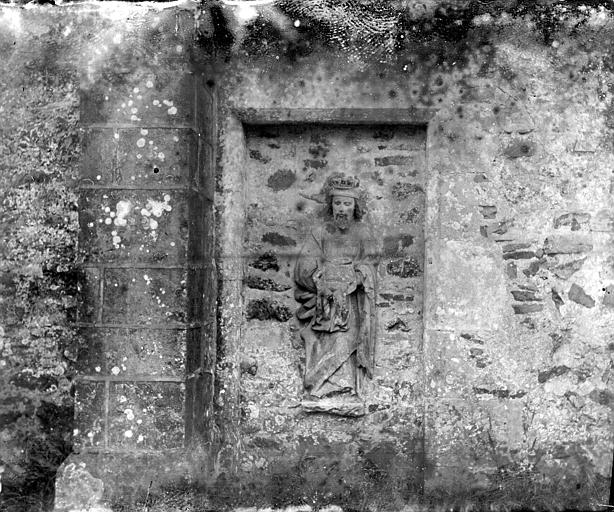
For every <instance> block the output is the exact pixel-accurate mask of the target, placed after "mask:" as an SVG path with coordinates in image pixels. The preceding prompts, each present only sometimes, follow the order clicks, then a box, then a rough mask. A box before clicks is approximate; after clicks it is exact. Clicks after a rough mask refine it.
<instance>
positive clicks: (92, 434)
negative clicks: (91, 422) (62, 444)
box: [87, 430, 94, 439]
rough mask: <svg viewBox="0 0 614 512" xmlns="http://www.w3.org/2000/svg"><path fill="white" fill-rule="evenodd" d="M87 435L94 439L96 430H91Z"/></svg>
mask: <svg viewBox="0 0 614 512" xmlns="http://www.w3.org/2000/svg"><path fill="white" fill-rule="evenodd" d="M87 437H89V438H90V439H93V437H94V432H92V431H91V430H90V431H89V432H88V433H87Z"/></svg>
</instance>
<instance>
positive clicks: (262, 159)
mask: <svg viewBox="0 0 614 512" xmlns="http://www.w3.org/2000/svg"><path fill="white" fill-rule="evenodd" d="M249 157H250V158H252V159H253V160H258V161H259V162H262V163H263V164H268V163H269V162H270V161H271V158H270V157H268V156H264V155H263V154H262V153H261V152H260V151H258V150H257V149H250V150H249Z"/></svg>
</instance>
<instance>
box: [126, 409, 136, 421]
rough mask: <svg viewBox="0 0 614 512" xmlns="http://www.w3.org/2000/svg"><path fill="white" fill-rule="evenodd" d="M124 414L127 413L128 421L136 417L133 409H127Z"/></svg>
mask: <svg viewBox="0 0 614 512" xmlns="http://www.w3.org/2000/svg"><path fill="white" fill-rule="evenodd" d="M124 414H125V415H126V419H127V420H128V421H132V420H133V419H134V412H133V411H132V409H125V410H124Z"/></svg>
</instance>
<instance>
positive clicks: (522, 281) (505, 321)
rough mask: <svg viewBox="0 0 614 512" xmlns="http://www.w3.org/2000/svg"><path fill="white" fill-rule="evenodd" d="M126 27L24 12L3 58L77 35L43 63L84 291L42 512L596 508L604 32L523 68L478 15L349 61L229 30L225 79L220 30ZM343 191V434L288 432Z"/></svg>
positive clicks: (314, 429) (177, 14)
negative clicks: (60, 449)
mask: <svg viewBox="0 0 614 512" xmlns="http://www.w3.org/2000/svg"><path fill="white" fill-rule="evenodd" d="M122 9H123V10H122V12H123V13H125V15H126V16H125V17H123V18H122V19H121V20H119V19H118V18H117V16H116V15H113V14H111V12H112V8H111V7H106V6H105V5H102V4H101V5H96V6H95V7H91V8H90V9H89V10H86V9H85V8H84V7H79V6H73V7H67V8H66V11H64V12H65V13H67V14H65V15H63V16H59V14H57V13H58V11H57V10H51V8H49V10H48V11H41V10H31V11H19V16H20V17H22V19H23V20H26V21H27V24H26V23H25V22H24V25H23V27H24V28H22V29H21V30H22V32H21V33H20V34H19V40H20V41H21V43H20V44H27V43H26V42H27V41H29V40H34V39H36V38H37V37H42V36H41V35H40V34H51V35H48V36H46V37H48V38H49V39H50V40H54V39H60V38H61V37H62V36H61V35H60V34H63V33H65V32H70V33H73V34H75V35H73V36H71V37H73V40H71V43H70V44H69V45H66V47H65V48H64V49H63V52H64V54H63V55H65V60H64V61H63V62H60V63H59V64H58V65H59V66H69V65H70V66H76V67H77V68H78V71H79V75H80V83H79V87H80V89H81V103H80V113H81V117H80V122H81V125H82V128H83V130H84V141H83V155H82V162H81V168H82V172H81V177H80V184H79V191H80V202H79V219H80V220H79V221H80V241H79V243H80V248H81V249H82V250H83V253H84V263H83V269H84V272H85V275H86V279H85V282H84V284H83V290H82V294H83V297H84V306H83V308H82V311H81V313H80V316H79V318H78V320H77V326H78V328H79V329H80V336H79V338H78V340H77V342H76V343H77V345H78V346H76V347H74V349H73V350H72V353H75V354H77V355H76V357H75V358H74V359H75V361H74V363H73V364H74V368H75V371H76V372H77V376H76V378H75V382H74V388H75V396H74V404H75V420H74V433H75V441H74V450H73V454H71V455H70V456H69V458H68V459H67V460H66V461H65V462H64V464H63V466H62V467H61V468H60V470H59V471H58V477H57V481H56V502H55V507H56V510H57V511H62V512H64V511H71V510H78V509H79V510H80V509H86V510H87V509H88V507H89V509H91V510H95V509H96V507H108V508H111V509H112V508H113V507H116V508H118V507H120V506H135V504H139V506H151V507H153V506H156V504H159V506H160V507H161V506H162V504H163V503H164V500H165V499H168V500H171V498H172V499H175V500H183V501H182V503H183V505H184V506H185V507H188V506H193V507H194V508H195V509H198V507H200V509H204V508H205V507H209V508H210V509H214V510H217V509H224V508H226V509H228V508H232V507H239V506H243V507H247V506H250V507H267V506H271V507H277V508H281V507H286V506H288V507H289V506H294V507H299V508H297V510H299V509H301V510H312V509H313V510H317V509H318V508H322V507H325V506H333V505H335V506H338V507H341V508H342V509H344V510H401V509H402V508H403V507H405V506H408V507H416V508H419V507H423V508H424V509H428V508H437V507H454V506H457V507H458V506H464V505H471V504H472V505H473V506H474V507H477V508H485V507H487V506H494V507H499V508H504V507H524V506H534V507H537V508H545V507H555V508H558V509H563V508H581V509H587V508H597V507H599V506H600V505H602V504H604V503H606V502H607V499H608V497H607V495H608V491H609V485H610V484H609V482H610V478H611V471H612V449H613V438H612V431H613V429H612V406H613V403H614V396H613V395H614V394H613V392H612V375H613V372H614V369H613V367H614V363H613V361H614V359H613V358H614V355H613V354H614V339H613V337H612V325H613V321H614V309H613V305H614V299H613V298H612V290H613V289H614V257H613V256H612V236H613V231H614V210H613V209H612V206H611V203H612V190H613V189H612V183H613V181H612V179H613V178H612V168H613V165H614V157H613V153H612V150H613V147H614V146H613V145H612V142H611V141H612V135H613V134H612V127H613V126H614V124H613V123H612V112H613V110H612V106H611V101H612V91H611V83H612V81H613V79H614V76H613V75H612V69H613V67H612V55H611V54H610V53H609V52H610V50H609V49H606V48H603V46H602V45H601V43H600V41H603V40H606V39H607V38H608V37H610V36H611V35H612V30H613V26H612V20H611V18H608V17H607V16H604V15H602V14H600V12H602V11H599V10H598V9H593V10H592V11H591V9H592V8H590V7H586V10H585V11H586V13H587V14H586V16H587V17H586V19H587V21H586V23H585V24H584V25H582V26H581V28H577V30H578V31H579V32H576V33H573V34H572V33H568V32H564V34H565V35H564V36H563V37H561V38H559V39H557V40H555V41H551V42H550V43H549V44H544V42H543V40H542V39H541V38H540V35H539V34H538V33H537V31H536V27H535V25H534V24H531V23H528V22H527V19H526V18H522V17H519V18H513V17H507V18H506V17H494V18H493V17H492V16H491V17H490V18H488V17H484V16H477V17H475V19H472V20H471V26H472V27H473V28H472V29H471V30H470V31H469V32H468V33H467V34H466V35H465V36H464V37H465V38H464V39H463V42H462V44H457V45H451V44H450V43H449V42H448V43H447V44H442V41H441V40H440V39H437V38H435V37H433V38H424V40H423V41H421V42H420V44H415V45H409V44H407V45H405V46H403V45H402V44H401V45H400V47H399V49H398V50H397V51H396V52H395V54H394V56H392V57H388V58H386V59H371V58H369V56H368V55H357V54H355V53H351V52H348V51H345V50H342V49H334V48H331V47H330V46H327V45H326V42H325V41H322V40H313V41H311V42H310V43H309V45H306V43H305V42H304V41H301V40H300V38H299V39H298V40H294V42H293V44H290V43H288V41H286V40H284V39H283V37H282V36H280V35H279V33H275V31H272V30H270V31H266V30H260V31H259V28H258V25H257V24H254V25H250V24H247V25H240V18H232V9H230V8H229V7H227V8H224V9H226V11H228V12H226V14H225V15H226V16H227V17H228V19H229V20H233V19H234V20H235V22H236V23H239V25H237V26H240V27H242V30H244V31H245V32H244V33H243V36H242V37H243V41H244V42H245V44H244V47H243V48H241V49H237V48H234V50H235V51H234V53H227V54H225V55H224V56H223V57H221V56H220V52H219V51H218V52H217V53H216V52H214V51H213V49H212V48H213V47H214V46H216V45H218V46H219V44H220V39H219V37H220V36H219V29H220V24H219V22H215V23H213V22H211V23H212V24H211V27H212V28H211V32H210V33H208V35H207V32H206V30H205V29H203V26H204V27H205V28H206V27H207V25H206V23H207V22H208V21H207V20H208V18H207V19H205V18H206V17H205V18H203V19H201V20H200V23H201V25H200V26H195V23H194V13H193V12H192V11H190V10H189V9H188V8H186V7H185V6H184V7H182V6H172V7H169V8H166V9H162V8H159V9H154V8H153V7H145V6H128V5H123V6H122ZM585 11H581V12H585ZM11 12H14V11H11ZM216 12H217V11H213V14H212V15H215V16H217V15H219V12H218V13H217V14H216ZM579 15H580V14H578V16H579ZM11 16H12V15H11ZM215 16H213V17H214V18H215ZM267 16H268V15H267ZM262 17H263V19H268V18H266V16H265V14H262ZM2 19H3V23H4V24H8V21H6V20H7V19H8V18H6V19H5V18H2ZM128 19H129V20H130V21H126V20H128ZM237 20H238V21H237ZM209 21H211V20H210V19H209ZM263 23H264V22H263ZM51 24H55V26H56V28H54V32H52V33H49V30H50V28H49V27H50V25H51ZM264 24H265V25H266V23H264ZM299 25H300V24H299ZM7 26H8V25H7ZM57 27H60V28H57ZM67 27H70V31H68V28H67ZM195 27H196V28H195ZM216 27H217V29H216ZM228 27H230V28H232V27H233V25H232V23H231V22H229V24H228ZM228 27H227V28H226V30H230V28H228ZM235 28H236V27H235ZM13 30H14V31H16V30H17V29H16V28H14V27H13ZM215 30H218V32H217V35H215V34H214V33H215ZM560 30H562V31H564V30H566V29H564V28H560ZM92 32H96V37H95V38H92V37H90V36H91V34H92ZM15 33H16V32H15ZM275 34H277V35H275ZM596 34H600V35H599V36H598V37H597V36H596ZM197 36H198V37H197ZM64 37H67V36H64ZM297 37H298V36H297ZM216 38H217V39H216ZM236 40H237V39H235V41H236ZM254 41H260V44H259V45H256V44H254ZM265 43H266V44H265ZM304 43H305V44H304ZM554 43H556V44H554ZM250 45H251V46H250ZM265 47H266V48H265ZM218 50H219V48H218ZM72 57H74V59H73V61H74V62H71V58H72ZM338 172H341V173H344V174H345V175H347V176H353V177H355V178H358V180H359V181H360V184H361V187H362V189H363V190H364V192H365V193H366V197H367V200H366V207H367V211H368V213H367V214H366V216H365V217H364V218H363V219H362V220H361V222H364V223H365V224H367V223H368V225H369V227H370V229H371V230H372V233H373V239H374V241H375V242H376V246H377V248H378V249H377V255H376V256H377V258H376V264H375V265H376V276H377V279H376V282H377V285H378V286H377V290H376V292H377V293H376V296H375V315H376V319H377V331H376V337H375V338H376V349H375V359H374V361H375V364H374V369H373V375H372V377H371V378H370V379H368V380H367V381H366V384H365V389H364V393H363V394H362V396H361V397H360V400H362V401H361V404H362V406H363V407H364V410H363V409H361V411H362V412H361V414H356V415H347V414H339V413H338V411H339V410H345V409H343V408H341V409H340V408H339V407H336V408H335V409H334V410H332V408H330V407H329V408H328V409H326V407H324V408H322V407H321V408H320V409H318V411H320V412H314V411H313V410H307V409H306V408H305V406H304V401H305V398H306V393H307V391H308V390H306V389H305V385H304V381H303V375H304V372H305V368H306V364H307V361H306V352H305V351H306V347H305V341H304V339H303V338H302V337H301V335H300V329H301V328H302V324H301V323H300V319H299V318H297V316H296V310H297V309H298V307H299V303H298V302H297V300H296V297H295V290H296V282H295V278H294V269H295V266H296V264H297V259H298V257H299V254H300V251H301V248H302V247H303V246H304V245H305V242H306V240H307V239H308V236H309V233H310V230H311V229H312V228H313V227H314V226H316V225H321V224H322V225H324V224H325V222H326V212H325V200H324V198H323V197H322V195H321V192H322V187H323V185H324V184H325V182H326V180H327V179H328V178H329V177H330V176H331V175H333V174H334V173H338ZM83 489H87V490H88V492H83ZM171 501H172V500H171ZM171 501H169V503H170V502H171ZM177 502H178V501H177ZM300 507H303V508H300ZM118 509H119V508H118Z"/></svg>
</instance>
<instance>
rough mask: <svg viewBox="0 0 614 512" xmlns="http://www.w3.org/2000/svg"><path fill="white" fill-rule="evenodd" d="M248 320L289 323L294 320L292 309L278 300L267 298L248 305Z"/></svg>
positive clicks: (252, 301)
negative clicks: (291, 319)
mask: <svg viewBox="0 0 614 512" xmlns="http://www.w3.org/2000/svg"><path fill="white" fill-rule="evenodd" d="M247 318H248V320H249V319H256V320H277V321H279V322H287V321H288V320H290V318H292V312H291V311H290V308H289V307H288V306H286V305H284V304H282V303H280V302H278V301H276V300H270V299H267V298H264V299H256V300H251V301H250V302H249V304H248V305H247Z"/></svg>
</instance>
